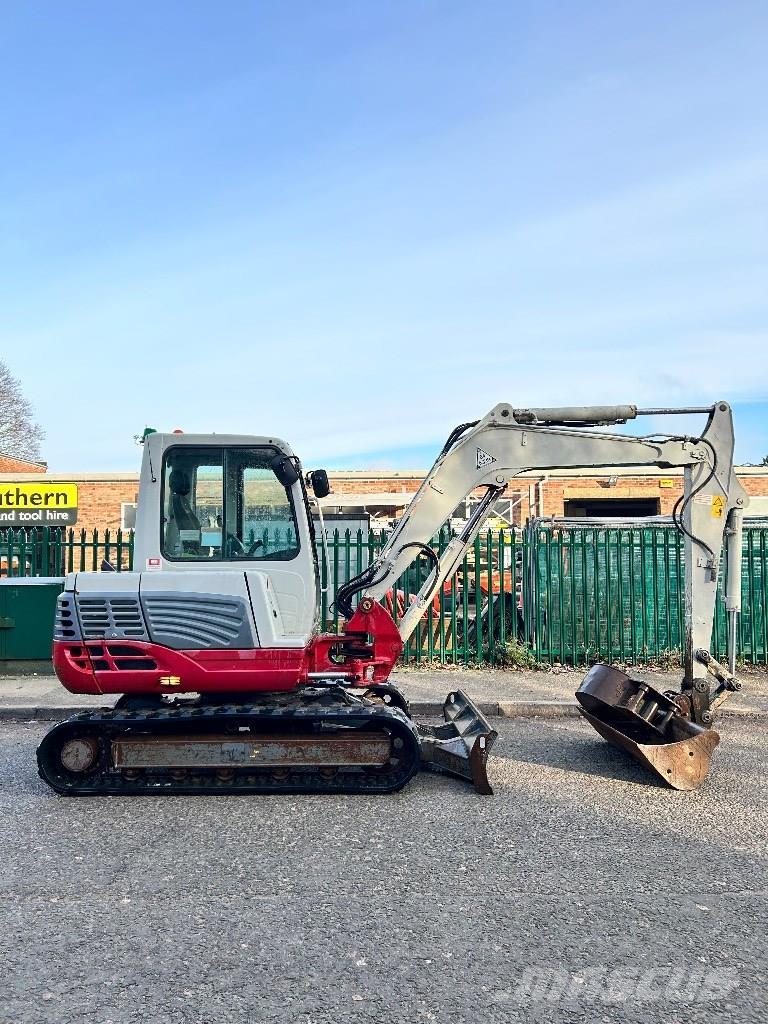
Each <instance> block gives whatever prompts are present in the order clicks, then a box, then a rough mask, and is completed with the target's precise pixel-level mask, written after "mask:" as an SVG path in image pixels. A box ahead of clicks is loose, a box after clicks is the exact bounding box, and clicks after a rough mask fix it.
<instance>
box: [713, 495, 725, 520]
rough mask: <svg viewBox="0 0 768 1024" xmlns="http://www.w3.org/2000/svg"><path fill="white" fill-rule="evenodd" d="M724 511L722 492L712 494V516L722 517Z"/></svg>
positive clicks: (715, 517)
mask: <svg viewBox="0 0 768 1024" xmlns="http://www.w3.org/2000/svg"><path fill="white" fill-rule="evenodd" d="M724 512H725V498H724V497H723V496H722V494H713V495H712V518H713V519H722V518H723V513H724Z"/></svg>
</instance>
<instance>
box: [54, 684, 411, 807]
mask: <svg viewBox="0 0 768 1024" xmlns="http://www.w3.org/2000/svg"><path fill="white" fill-rule="evenodd" d="M241 726H249V727H251V728H252V729H254V730H255V731H258V732H261V733H270V734H275V735H282V734H291V733H293V732H303V733H306V732H308V731H312V730H313V729H323V730H325V729H328V730H330V731H332V730H333V729H334V728H335V727H338V728H340V729H343V730H344V731H346V730H347V729H355V730H358V729H365V730H371V729H381V730H386V731H387V732H388V733H389V734H390V736H391V737H392V741H393V743H394V741H395V740H396V739H400V740H402V746H401V747H400V749H398V750H397V752H396V756H395V757H393V758H391V759H390V761H389V762H388V764H387V765H384V766H382V767H373V768H371V767H341V768H335V769H328V768H327V767H325V766H323V767H322V768H318V769H312V768H302V767H298V768H279V769H277V768H271V767H264V768H261V769H258V768H255V767H254V766H253V765H244V766H243V767H232V768H226V769H221V768H182V769H180V768H176V767H174V768H169V769H165V768H150V769H146V768H143V769H135V768H134V769H130V770H127V771H126V770H125V769H116V768H114V767H112V765H111V759H110V754H109V751H110V747H111V741H112V740H114V739H117V738H119V737H121V736H127V735H130V736H136V737H138V736H167V735H182V736H183V735H185V734H196V735H200V734H204V733H212V734H220V733H221V732H222V731H225V732H226V731H229V730H236V729H238V728H239V727H241ZM82 735H89V736H97V737H99V738H100V740H101V741H102V757H101V759H100V762H99V766H98V767H97V768H96V769H95V770H94V771H93V772H89V773H87V774H85V773H83V774H76V773H73V772H69V771H67V770H66V769H65V768H64V767H63V765H62V764H61V761H60V759H59V757H58V751H59V750H60V748H61V746H62V745H63V744H64V743H65V742H66V741H67V740H69V739H73V738H76V737H77V736H82ZM419 761H420V745H419V736H418V732H417V729H416V726H415V725H414V724H413V722H411V721H410V720H409V719H408V718H407V717H406V716H405V715H404V714H403V712H401V711H399V710H398V709H396V708H391V707H387V706H386V705H379V704H375V705H354V706H345V705H339V706H334V707H331V708H328V707H318V706H317V705H314V706H313V705H308V706H295V705H294V706H288V707H269V708H265V707H264V706H263V705H258V704H227V705H202V706H197V707H191V708H163V709H159V710H155V709H148V710H146V711H129V710H119V711H118V710H114V711H113V710H109V709H102V710H99V711H85V712H81V713H79V714H77V715H74V716H73V717H72V718H69V719H67V721H66V722H61V723H60V724H59V725H56V726H54V727H53V729H51V730H50V731H49V732H48V733H47V735H46V736H45V737H44V738H43V740H42V742H41V743H40V746H39V747H38V749H37V763H38V770H39V773H40V777H41V778H42V779H43V780H44V781H45V782H47V783H48V785H49V786H51V787H52V788H53V789H55V790H56V792H57V793H61V794H63V795H67V796H110V795H114V796H118V795H126V796H129V795H153V796H157V795H163V794H168V795H174V794H195V793H200V794H203V793H207V794H219V795H226V794H240V793H263V794H269V793H370V794H374V793H392V792H395V791H396V790H398V789H401V788H402V787H403V786H404V785H405V784H406V783H407V782H409V781H410V779H411V778H412V777H413V776H414V775H415V774H416V772H417V771H418V770H419ZM331 773H333V774H331ZM126 776H127V777H126ZM137 776H138V777H137Z"/></svg>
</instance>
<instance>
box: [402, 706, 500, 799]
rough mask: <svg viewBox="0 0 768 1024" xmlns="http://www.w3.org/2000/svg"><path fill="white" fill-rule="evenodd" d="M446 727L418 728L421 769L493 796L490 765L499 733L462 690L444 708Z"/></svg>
mask: <svg viewBox="0 0 768 1024" xmlns="http://www.w3.org/2000/svg"><path fill="white" fill-rule="evenodd" d="M443 718H444V719H445V724H444V725H421V724H419V725H418V730H419V736H420V739H421V767H422V769H424V770H426V771H435V772H444V773H445V774H447V775H455V776H457V777H458V778H460V779H466V780H467V781H468V782H471V783H472V784H473V785H474V787H475V789H476V791H477V792H478V793H482V794H483V795H486V796H490V795H491V794H492V793H493V789H492V788H491V784H490V783H489V781H488V774H487V763H488V754H489V753H490V750H491V747H492V746H493V744H494V743H495V742H496V739H497V737H498V735H499V734H498V733H497V732H496V730H495V729H492V728H491V727H490V725H489V724H488V722H487V720H486V719H485V717H484V716H483V715H482V714H481V713H480V711H479V710H478V708H477V707H476V706H475V704H474V703H473V702H472V701H471V700H470V699H469V697H468V696H467V695H466V693H464V691H463V690H454V691H453V692H452V693H449V694H448V696H447V697H446V698H445V704H444V705H443Z"/></svg>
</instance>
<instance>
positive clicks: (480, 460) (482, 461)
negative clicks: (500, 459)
mask: <svg viewBox="0 0 768 1024" xmlns="http://www.w3.org/2000/svg"><path fill="white" fill-rule="evenodd" d="M495 461H496V459H494V457H493V456H492V455H489V454H488V452H484V451H483V449H482V448H478V449H477V468H478V469H484V468H485V466H490V465H491V464H492V463H494V462H495Z"/></svg>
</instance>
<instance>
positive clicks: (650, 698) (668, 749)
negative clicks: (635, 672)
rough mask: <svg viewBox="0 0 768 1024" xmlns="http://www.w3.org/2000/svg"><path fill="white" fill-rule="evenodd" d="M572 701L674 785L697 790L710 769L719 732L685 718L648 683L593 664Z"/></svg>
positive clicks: (616, 741)
mask: <svg viewBox="0 0 768 1024" xmlns="http://www.w3.org/2000/svg"><path fill="white" fill-rule="evenodd" d="M576 700H577V701H578V702H579V711H580V712H581V714H582V715H583V716H584V718H586V720H587V721H588V722H589V723H590V725H592V726H593V727H594V728H595V729H596V730H597V732H598V733H599V734H600V735H601V736H602V737H603V739H605V740H607V741H608V742H609V743H610V744H612V745H613V746H614V747H619V748H620V749H621V750H626V752H627V753H628V754H630V755H631V756H632V757H633V758H634V759H635V760H636V761H639V762H640V764H642V765H644V766H645V767H646V768H650V770H651V771H652V772H655V774H656V775H658V776H659V778H661V779H663V780H664V782H666V783H667V785H668V786H671V787H672V788H673V789H683V790H692V789H698V788H699V786H700V785H701V784H702V782H704V780H705V779H706V777H707V775H708V774H709V765H710V761H711V759H712V752H713V751H714V749H715V747H716V746H717V744H718V743H719V742H720V736H719V734H718V733H717V732H715V730H714V729H707V728H705V727H704V726H703V725H696V724H695V723H694V722H690V721H689V720H688V719H687V718H685V717H683V714H682V712H681V708H680V706H679V704H678V703H677V702H676V701H675V700H674V699H673V698H672V697H670V696H668V695H667V694H665V693H662V692H661V690H657V689H656V687H654V686H651V685H650V683H646V682H643V681H642V680H639V679H631V678H630V677H629V676H628V675H627V674H626V673H624V672H620V671H619V670H618V669H615V668H610V667H609V666H608V665H595V667H594V668H593V669H591V670H590V672H588V673H587V675H586V676H585V677H584V679H583V681H582V683H581V686H580V687H579V688H578V690H577V691H576Z"/></svg>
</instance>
